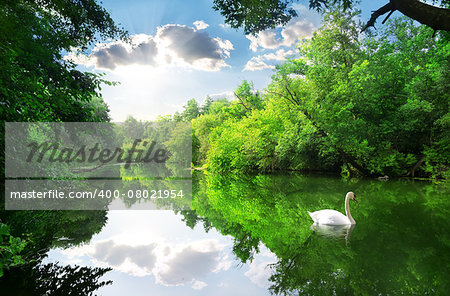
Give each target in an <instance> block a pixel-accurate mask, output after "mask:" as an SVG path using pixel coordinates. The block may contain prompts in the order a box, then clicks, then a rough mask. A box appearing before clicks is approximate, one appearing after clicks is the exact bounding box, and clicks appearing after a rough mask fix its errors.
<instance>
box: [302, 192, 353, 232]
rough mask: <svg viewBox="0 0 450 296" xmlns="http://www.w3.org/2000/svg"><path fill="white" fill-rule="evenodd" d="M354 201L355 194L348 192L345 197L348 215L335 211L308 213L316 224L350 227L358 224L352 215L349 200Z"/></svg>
mask: <svg viewBox="0 0 450 296" xmlns="http://www.w3.org/2000/svg"><path fill="white" fill-rule="evenodd" d="M350 199H353V200H354V201H356V198H355V194H354V193H353V192H348V193H347V195H346V196H345V213H346V214H347V215H344V214H342V213H341V212H338V211H335V210H328V209H327V210H321V211H316V212H312V213H311V212H308V214H309V215H310V216H311V219H313V221H314V224H321V225H349V224H356V222H355V220H354V219H353V217H352V215H351V214H350V206H349V200H350Z"/></svg>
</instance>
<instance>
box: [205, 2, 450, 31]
mask: <svg viewBox="0 0 450 296" xmlns="http://www.w3.org/2000/svg"><path fill="white" fill-rule="evenodd" d="M293 2H299V0H245V1H238V0H214V5H213V9H214V10H216V11H219V12H220V14H221V15H222V16H223V17H225V23H226V24H229V25H230V26H231V27H232V28H235V29H238V28H243V29H244V33H245V34H253V35H256V34H257V33H259V32H261V31H264V30H267V29H274V28H276V27H277V26H280V25H281V26H282V25H285V24H287V23H288V22H289V21H290V20H291V19H292V18H293V17H296V16H297V12H296V11H295V9H294V8H293V7H292V6H291V4H292V3H293ZM307 2H309V8H310V9H314V10H317V11H318V12H324V11H326V10H328V9H329V8H330V7H333V6H335V5H339V6H340V7H341V8H342V9H343V10H349V9H351V8H354V7H355V6H357V5H358V4H359V2H360V1H359V0H309V1H307ZM390 2H391V4H392V5H393V6H396V7H395V9H394V10H397V11H400V12H402V13H404V14H405V15H407V16H409V17H411V18H412V19H415V20H417V21H419V22H421V23H426V24H427V25H429V26H430V27H431V28H436V27H438V28H439V27H441V26H442V23H441V22H440V21H439V20H436V22H434V20H433V17H434V18H436V19H437V18H442V19H447V20H448V11H446V12H444V9H440V10H439V9H438V8H436V9H423V7H421V6H420V5H417V3H413V4H408V2H407V1H390ZM415 2H421V1H415ZM431 2H432V3H433V4H434V5H437V6H440V7H441V8H448V7H449V5H450V3H449V1H448V0H433V1H431ZM380 6H381V5H380ZM383 7H384V6H383ZM383 7H380V8H379V10H383ZM391 9H392V8H391ZM377 13H378V14H379V15H378V17H379V16H380V15H383V14H386V13H387V11H386V10H384V12H382V13H381V14H380V11H378V10H377ZM372 17H373V16H372ZM424 20H426V21H424ZM383 23H384V22H383ZM446 28H448V27H445V28H444V29H446ZM446 30H448V29H446Z"/></svg>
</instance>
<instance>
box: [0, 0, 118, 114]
mask: <svg viewBox="0 0 450 296" xmlns="http://www.w3.org/2000/svg"><path fill="white" fill-rule="evenodd" d="M0 14H1V17H0V28H1V29H0V36H1V37H0V69H1V71H0V73H1V74H0V94H1V104H0V112H1V114H2V119H3V120H7V121H94V120H99V119H100V120H105V119H106V117H105V115H104V112H103V111H102V110H99V106H100V105H101V104H103V105H104V103H103V102H99V99H98V98H97V99H95V100H94V102H93V103H90V102H91V99H92V97H93V96H98V97H100V94H99V93H98V92H97V90H98V89H99V87H100V84H101V83H102V82H105V81H104V80H102V79H101V76H100V75H96V74H91V73H83V72H80V71H78V70H75V65H74V64H73V63H71V62H69V61H66V60H64V59H63V54H64V53H65V52H70V51H71V50H72V49H73V48H78V49H79V50H83V49H86V48H87V46H88V45H91V44H93V43H94V42H95V41H96V40H97V37H103V38H115V37H124V36H125V32H123V31H122V30H120V29H119V28H117V27H116V25H115V24H114V22H113V20H112V19H111V17H110V16H109V14H108V13H107V12H106V11H105V10H104V9H103V8H102V7H101V6H100V5H99V4H98V3H97V2H96V1H94V0H83V1H77V2H73V1H70V0H64V1H51V0H45V1H39V2H35V1H29V0H20V1H3V2H2V4H1V5H0ZM17 28H20V30H17ZM29 53H33V54H29ZM99 111H100V112H101V113H102V115H100V116H99V115H98V112H99Z"/></svg>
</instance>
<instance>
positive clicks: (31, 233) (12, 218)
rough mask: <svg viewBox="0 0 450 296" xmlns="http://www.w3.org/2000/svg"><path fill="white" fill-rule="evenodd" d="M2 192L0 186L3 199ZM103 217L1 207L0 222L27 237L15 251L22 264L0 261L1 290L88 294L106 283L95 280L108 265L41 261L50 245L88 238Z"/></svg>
mask: <svg viewBox="0 0 450 296" xmlns="http://www.w3.org/2000/svg"><path fill="white" fill-rule="evenodd" d="M4 192H5V191H4V188H2V198H1V200H2V202H4ZM2 206H4V204H3V205H2ZM106 221H107V216H106V211H4V210H3V211H0V222H1V223H3V224H6V225H7V226H8V229H9V235H10V236H11V237H15V238H21V239H22V240H25V241H26V245H25V248H24V249H23V250H22V251H21V252H20V253H19V254H16V255H19V256H21V257H22V259H23V261H24V263H25V264H22V265H18V266H12V265H14V264H11V262H4V261H1V262H0V263H3V264H6V265H4V266H0V268H2V269H3V272H4V275H3V276H2V277H0V287H1V288H0V294H1V295H91V294H92V292H93V291H94V290H96V289H98V288H99V287H102V286H104V285H106V284H109V282H99V281H98V280H99V278H100V277H101V276H102V275H103V274H105V273H106V272H107V271H109V270H110V269H107V268H90V267H79V266H74V267H73V266H69V265H68V266H60V265H57V264H47V265H41V262H42V260H43V259H44V258H45V257H46V253H47V252H48V251H49V250H50V249H52V248H55V247H60V248H67V247H72V246H77V245H80V244H82V243H85V242H88V241H89V240H90V239H91V238H92V236H93V235H94V234H96V233H99V232H100V231H101V229H102V228H103V226H104V225H105V224H106ZM0 242H1V241H0ZM2 247H3V246H2ZM2 257H3V254H2ZM8 289H12V290H8ZM46 289H48V290H46ZM45 291H48V293H47V294H46V293H45Z"/></svg>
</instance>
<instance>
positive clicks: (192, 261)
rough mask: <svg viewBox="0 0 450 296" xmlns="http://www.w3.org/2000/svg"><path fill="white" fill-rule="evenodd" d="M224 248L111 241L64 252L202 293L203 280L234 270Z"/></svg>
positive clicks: (205, 242) (212, 243) (205, 243)
mask: <svg viewBox="0 0 450 296" xmlns="http://www.w3.org/2000/svg"><path fill="white" fill-rule="evenodd" d="M224 249H225V245H223V244H220V243H219V242H218V241H217V240H214V239H210V240H200V241H195V242H190V243H185V244H177V245H174V244H169V243H164V242H158V243H150V244H142V245H135V246H132V245H127V244H123V243H116V242H115V241H114V240H112V239H110V240H106V241H97V242H95V243H93V244H92V245H89V246H81V247H78V248H72V249H69V250H63V251H62V252H63V253H64V254H66V255H67V256H68V257H72V258H74V257H82V256H85V255H87V256H89V258H90V259H91V261H92V262H93V263H94V264H95V265H97V266H102V267H113V268H114V269H115V270H116V271H121V272H124V273H127V274H129V275H132V276H148V275H153V276H155V279H156V282H157V283H159V284H162V285H165V286H178V285H184V284H191V285H192V288H193V289H196V290H201V289H203V288H204V287H206V286H207V283H205V282H203V281H200V280H199V279H201V278H204V277H206V276H207V275H208V274H209V273H211V272H214V273H217V272H219V271H222V270H228V269H229V268H230V267H231V263H232V262H231V261H230V260H229V259H228V257H229V256H228V254H227V253H226V252H225V251H224Z"/></svg>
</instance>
